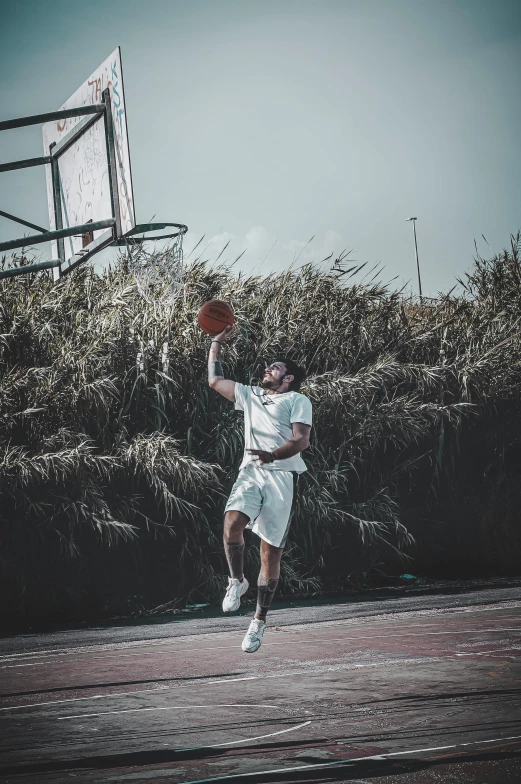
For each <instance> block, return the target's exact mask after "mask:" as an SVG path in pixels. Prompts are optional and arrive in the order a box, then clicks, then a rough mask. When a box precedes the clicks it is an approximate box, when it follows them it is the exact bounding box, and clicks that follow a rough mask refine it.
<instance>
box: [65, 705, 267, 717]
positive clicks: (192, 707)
mask: <svg viewBox="0 0 521 784" xmlns="http://www.w3.org/2000/svg"><path fill="white" fill-rule="evenodd" d="M196 708H274V709H275V710H282V708H280V707H279V706H278V705H265V704H263V703H256V704H255V705H252V704H251V703H250V702H247V703H240V702H239V703H227V702H225V703H221V704H220V705H168V706H167V707H165V708H125V709H124V710H117V711H104V712H103V713H78V715H77V716H57V719H58V721H65V720H66V719H85V718H88V717H92V716H114V715H116V714H119V713H145V712H148V711H168V710H195V709H196Z"/></svg>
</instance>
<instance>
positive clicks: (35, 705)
mask: <svg viewBox="0 0 521 784" xmlns="http://www.w3.org/2000/svg"><path fill="white" fill-rule="evenodd" d="M479 631H482V630H479ZM485 631H486V630H485ZM493 631H517V629H497V630H493ZM475 632H476V630H475V629H472V630H469V631H466V632H465V631H461V632H458V633H460V634H470V633H475ZM450 633H451V632H439V634H450ZM486 633H488V631H487V632H486ZM435 634H438V632H435ZM389 636H395V635H389ZM396 636H399V635H396ZM414 636H416V635H414ZM418 636H422V635H418ZM364 639H368V638H364ZM335 641H336V640H322V641H321V642H322V643H323V642H335ZM300 642H306V641H300ZM277 644H279V643H277ZM280 644H282V643H280ZM286 644H287V643H286ZM206 650H209V649H206ZM518 650H519V648H516V647H514V646H509V647H508V648H498V649H494V650H492V651H469V652H465V653H460V652H457V651H456V652H449V654H448V655H449V656H482V655H488V654H490V653H503V654H504V655H507V654H505V652H506V651H518ZM510 656H511V657H515V656H516V654H515V653H511V654H510ZM428 658H429V660H430V661H440V660H441V659H442V658H443V657H440V656H430V657H428ZM421 661H422V660H420V659H404V660H401V659H400V660H394V659H393V660H390V661H387V662H385V661H384V662H376V663H369V664H352V663H351V664H346V665H330V666H328V665H325V667H321V668H320V672H321V673H322V672H328V671H337V670H338V669H364V668H374V667H385V666H393V665H395V664H413V663H418V662H421ZM312 674H313V673H311V672H310V671H309V669H303V670H301V671H298V672H296V671H295V672H293V673H292V675H295V676H300V675H312ZM285 675H287V673H286V672H282V673H275V674H273V675H262V676H254V675H251V676H247V677H241V678H226V679H222V680H221V679H219V680H208V681H206V680H201V681H198V682H197V683H184V684H179V683H175V684H174V685H172V686H159V687H156V688H151V689H139V690H135V691H125V692H111V693H109V694H93V695H89V696H87V697H73V698H69V699H64V700H49V701H46V702H35V703H26V704H25V705H9V706H6V707H2V708H0V712H4V711H14V710H24V709H28V708H40V707H46V706H49V705H60V704H64V703H68V702H82V701H87V700H100V699H111V698H113V697H114V698H118V697H127V696H133V695H135V694H148V693H154V692H158V691H169V690H171V689H176V688H179V689H183V688H189V687H192V686H198V685H205V686H208V685H221V684H226V683H236V682H238V681H253V680H259V679H261V678H262V679H266V678H280V677H285ZM209 677H211V676H209ZM100 687H103V684H100ZM59 690H60V689H59V687H58V688H57V689H56V691H59ZM84 715H87V714H84Z"/></svg>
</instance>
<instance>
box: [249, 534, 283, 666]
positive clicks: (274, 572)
mask: <svg viewBox="0 0 521 784" xmlns="http://www.w3.org/2000/svg"><path fill="white" fill-rule="evenodd" d="M283 552H284V548H283V547H274V546H273V545H272V544H268V542H265V541H264V539H261V546H260V554H261V570H260V573H259V578H258V580H257V609H256V610H255V617H254V618H253V621H252V622H251V623H250V626H249V629H248V631H247V632H246V636H245V638H244V640H243V641H242V650H243V651H244V652H245V653H255V651H258V650H259V648H260V646H261V643H262V635H263V634H264V629H265V628H266V615H267V613H268V610H269V609H270V606H271V602H272V601H273V597H274V596H275V591H276V590H277V585H278V582H279V576H280V559H281V558H282V553H283Z"/></svg>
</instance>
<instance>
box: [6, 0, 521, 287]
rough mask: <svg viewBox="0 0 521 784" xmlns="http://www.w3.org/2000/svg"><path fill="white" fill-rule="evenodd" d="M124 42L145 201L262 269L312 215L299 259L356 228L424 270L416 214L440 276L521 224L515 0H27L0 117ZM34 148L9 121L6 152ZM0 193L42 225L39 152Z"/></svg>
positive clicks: (361, 254) (294, 250)
mask: <svg viewBox="0 0 521 784" xmlns="http://www.w3.org/2000/svg"><path fill="white" fill-rule="evenodd" d="M118 45H120V46H121V47H122V56H123V65H124V71H125V88H126V100H127V112H128V124H129V137H130V145H131V155H132V168H133V180H134V193H135V201H136V210H137V217H138V220H139V221H140V222H143V221H146V220H147V219H149V218H151V217H152V216H153V215H156V216H157V218H158V219H160V218H163V219H164V220H173V221H178V222H183V223H186V224H188V226H189V229H190V235H189V237H188V240H187V242H186V247H188V249H189V248H190V247H191V245H193V242H194V240H195V238H199V237H200V236H201V235H202V234H206V236H207V241H208V240H211V239H212V238H213V241H212V243H211V245H210V247H209V248H208V251H207V253H208V255H209V256H210V257H212V256H213V257H215V256H216V255H217V254H218V253H219V251H220V250H221V248H222V247H223V245H224V243H225V241H226V240H227V239H231V240H232V241H231V245H230V251H229V252H227V254H226V256H225V257H226V258H227V259H229V260H231V259H232V258H233V257H234V256H235V255H237V253H239V252H240V250H242V249H243V248H245V247H246V248H247V252H246V253H245V255H244V256H243V257H242V259H241V262H240V263H239V265H238V266H240V267H241V269H243V270H245V271H250V270H252V269H254V268H255V269H256V270H257V271H260V270H261V269H263V270H264V271H271V270H273V269H282V268H284V267H286V266H288V265H289V264H290V263H291V262H292V260H293V259H294V257H295V254H298V253H299V252H300V250H301V249H302V248H303V247H304V245H305V243H306V242H307V240H308V239H309V238H310V237H311V236H312V235H315V240H314V241H313V243H311V245H310V246H308V247H307V248H306V249H305V250H304V252H303V253H302V255H301V256H300V259H299V263H301V262H302V261H304V260H309V259H317V260H318V259H320V258H322V257H323V256H325V255H326V254H327V253H329V252H331V251H334V252H336V253H338V252H340V251H341V250H343V249H344V248H347V249H351V248H353V249H354V252H353V254H352V255H353V258H355V259H357V260H360V261H368V262H370V263H376V262H381V263H382V264H384V265H385V272H384V273H383V276H382V277H383V279H390V278H393V277H395V276H397V277H398V283H399V282H401V281H406V280H411V282H412V285H413V286H416V282H415V260H414V244H413V238H412V227H411V224H410V223H405V218H408V217H410V216H411V215H417V216H418V223H417V230H418V243H419V253H420V262H421V266H422V276H423V283H424V293H427V294H435V293H436V292H437V291H439V290H447V289H448V288H450V287H451V286H452V285H453V284H454V282H455V277H456V276H460V275H462V274H463V273H464V271H465V270H466V269H469V268H470V267H471V264H472V256H473V254H474V243H473V240H474V238H476V239H477V240H479V242H478V247H479V249H480V251H481V252H482V254H483V255H486V253H487V252H489V251H488V248H487V246H486V244H485V243H484V241H483V240H482V239H481V234H482V233H483V234H484V235H485V236H486V238H487V239H488V241H489V243H490V245H491V246H492V248H493V250H499V249H501V248H502V247H504V246H506V245H507V244H508V242H509V236H510V233H515V232H516V231H517V229H518V228H519V227H520V226H521V219H520V185H519V183H520V182H521V152H520V145H519V128H521V101H520V88H519V75H520V74H521V3H519V2H518V1H517V0H452V1H451V2H448V1H447V0H366V1H365V2H364V1H363V0H320V1H318V0H277V1H274V0H262V2H261V0H257V1H256V2H253V1H252V0H211V1H208V0H147V1H146V2H144V1H141V2H139V1H138V0H112V2H106V0H90V2H89V3H88V4H86V3H84V2H79V1H78V0H17V2H16V3H11V4H10V7H9V8H7V9H4V11H3V18H2V29H1V30H0V74H1V79H0V119H10V118H12V117H17V116H23V115H26V114H35V113H38V112H43V111H52V110H54V109H57V108H58V107H59V106H60V105H61V104H62V103H63V102H64V101H65V100H66V99H67V98H68V97H69V96H70V95H71V94H72V93H73V92H74V91H75V90H76V88H77V87H78V86H79V85H80V84H81V83H82V82H83V81H84V80H85V79H86V78H87V77H88V76H89V74H90V73H91V72H92V71H93V70H94V69H95V68H96V67H97V66H98V65H99V63H101V62H102V61H103V60H104V59H105V58H106V57H107V56H108V55H109V54H110V52H111V51H112V50H113V49H115V47H116V46H118ZM41 149H42V148H41V131H40V129H39V128H32V129H23V130H20V131H9V132H4V133H2V134H1V135H0V160H2V161H7V160H10V159H15V158H18V157H29V156H33V155H40V154H41ZM0 209H4V210H7V211H9V212H14V213H15V214H19V215H21V216H23V217H25V218H27V219H28V220H32V221H34V222H35V223H41V224H42V225H45V226H47V225H48V216H47V202H46V194H45V177H44V172H43V169H40V170H34V169H33V170H26V171H24V172H15V173H9V174H2V175H0ZM19 234H20V228H19V227H17V226H16V224H13V223H8V222H7V221H4V220H3V219H0V237H1V238H2V239H7V238H9V237H15V236H19ZM274 243H275V245H274V247H273V249H272V250H271V252H270V253H269V255H268V256H267V258H266V260H265V261H264V263H263V265H261V261H262V259H263V258H264V257H265V256H266V253H267V252H268V250H269V249H270V247H272V245H273V244H274Z"/></svg>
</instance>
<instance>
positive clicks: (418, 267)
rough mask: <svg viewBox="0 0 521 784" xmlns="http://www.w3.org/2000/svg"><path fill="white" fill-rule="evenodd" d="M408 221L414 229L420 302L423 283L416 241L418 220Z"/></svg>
mask: <svg viewBox="0 0 521 784" xmlns="http://www.w3.org/2000/svg"><path fill="white" fill-rule="evenodd" d="M406 220H407V221H412V227H413V230H414V249H415V251H416V269H417V270H418V289H419V290H420V300H421V299H422V281H421V277H420V261H419V259H418V242H417V240H416V221H417V220H418V218H407V219H406Z"/></svg>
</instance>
